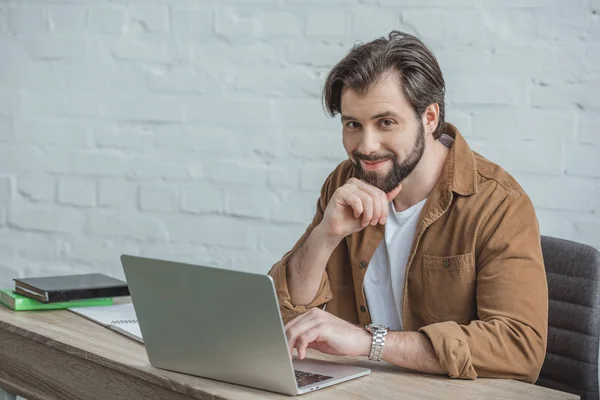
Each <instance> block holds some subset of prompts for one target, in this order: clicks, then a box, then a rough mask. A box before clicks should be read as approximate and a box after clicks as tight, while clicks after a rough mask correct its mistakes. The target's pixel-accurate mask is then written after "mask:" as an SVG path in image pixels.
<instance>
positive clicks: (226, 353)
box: [121, 255, 371, 395]
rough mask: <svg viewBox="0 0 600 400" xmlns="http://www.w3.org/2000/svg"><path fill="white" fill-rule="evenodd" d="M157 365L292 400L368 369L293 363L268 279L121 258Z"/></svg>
mask: <svg viewBox="0 0 600 400" xmlns="http://www.w3.org/2000/svg"><path fill="white" fill-rule="evenodd" d="M121 263H122V265H123V270H124V272H125V277H126V280H127V284H128V285H129V292H130V294H131V298H132V301H133V306H134V308H135V312H136V314H137V318H138V322H139V325H140V329H141V332H142V336H143V338H144V343H145V345H146V351H147V353H148V358H149V360H150V364H152V365H153V366H154V367H157V368H162V369H166V370H171V371H176V372H183V373H186V374H190V375H196V376H201V377H205V378H210V379H215V380H219V381H223V382H229V383H234V384H238V385H244V386H249V387H253V388H257V389H263V390H268V391H272V392H278V393H283V394H288V395H297V394H304V393H308V392H311V391H314V390H317V389H322V388H325V387H328V386H331V385H335V384H337V383H341V382H344V381H347V380H350V379H354V378H358V377H360V376H364V375H368V374H369V373H370V372H371V371H370V370H369V369H367V368H361V367H356V366H352V365H343V364H336V363H330V362H325V361H318V360H308V359H304V360H299V359H294V360H293V361H292V360H291V359H290V354H289V350H288V343H287V338H286V335H285V330H284V326H283V322H282V319H281V316H280V313H279V305H278V302H277V297H276V294H275V286H274V284H273V280H272V279H271V277H270V276H269V275H265V274H255V273H248V272H241V271H233V270H225V269H219V268H214V267H207V266H201V265H191V264H184V263H178V262H172V261H163V260H157V259H150V258H142V257H135V256H129V255H123V256H121Z"/></svg>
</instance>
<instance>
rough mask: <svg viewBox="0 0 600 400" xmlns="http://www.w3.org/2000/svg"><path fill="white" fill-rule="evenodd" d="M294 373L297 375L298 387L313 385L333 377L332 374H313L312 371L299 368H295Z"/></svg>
mask: <svg viewBox="0 0 600 400" xmlns="http://www.w3.org/2000/svg"><path fill="white" fill-rule="evenodd" d="M294 374H295V375H296V382H297V383H298V387H303V386H308V385H312V384H314V383H319V382H323V381H326V380H327V379H331V378H333V377H332V376H327V375H319V374H313V373H310V372H305V371H298V370H297V369H296V370H294Z"/></svg>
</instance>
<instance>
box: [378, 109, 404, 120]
mask: <svg viewBox="0 0 600 400" xmlns="http://www.w3.org/2000/svg"><path fill="white" fill-rule="evenodd" d="M384 117H394V118H399V119H402V117H401V116H399V115H398V114H396V113H395V112H393V111H384V112H382V113H379V114H377V115H373V116H372V117H371V119H378V118H384Z"/></svg>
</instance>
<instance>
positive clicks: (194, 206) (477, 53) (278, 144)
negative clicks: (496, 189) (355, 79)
mask: <svg viewBox="0 0 600 400" xmlns="http://www.w3.org/2000/svg"><path fill="white" fill-rule="evenodd" d="M326 3H327V4H326V5H324V2H323V1H320V0H311V1H307V0H280V1H274V0H248V1H235V0H231V1H228V2H221V1H217V0H206V1H202V2H196V1H185V2H176V1H167V0H164V1H152V2H148V1H140V0H130V1H120V2H117V3H115V2H111V1H108V0H96V1H94V2H67V1H62V0H61V1H59V0H47V1H41V0H30V1H27V2H23V1H12V0H5V1H2V2H0V286H10V285H11V278H12V277H14V276H23V275H31V274H39V275H41V274H55V273H68V272H87V271H93V270H99V271H106V272H108V273H110V274H112V275H115V276H122V271H121V267H120V265H119V255H120V254H121V253H131V254H141V255H146V256H155V257H164V258H170V259H181V260H195V261H198V262H206V263H210V264H217V265H222V266H225V267H237V268H243V269H248V270H254V271H266V270H267V269H268V268H269V267H270V265H271V264H272V263H273V262H274V261H276V260H277V259H278V258H279V257H281V255H282V254H283V253H284V252H285V251H287V250H288V249H289V248H290V247H291V245H292V244H293V242H294V241H295V240H296V239H297V238H298V237H299V236H300V234H301V233H302V232H303V231H304V229H305V227H306V225H307V224H308V222H309V221H310V219H311V217H312V214H313V212H314V207H315V201H316V199H317V197H318V195H319V189H320V187H321V184H322V182H323V180H324V179H325V177H326V176H327V174H328V173H329V172H330V171H331V169H332V168H333V167H334V166H335V165H336V164H337V163H338V162H339V161H341V160H342V159H343V158H344V152H343V149H342V144H341V132H340V124H339V121H338V120H330V119H327V118H326V117H325V114H324V112H323V110H322V107H321V102H320V98H319V95H320V90H321V86H322V83H323V78H324V76H325V74H326V73H327V71H328V70H329V69H330V68H331V66H332V65H333V64H334V63H335V62H337V61H338V60H339V59H340V58H341V57H342V56H343V55H344V54H345V53H346V52H347V51H348V50H349V49H350V47H351V46H352V44H354V42H355V41H356V40H362V41H367V40H370V39H373V38H375V37H377V36H381V35H385V34H387V32H388V31H390V30H391V29H394V28H395V29H403V30H407V31H409V32H411V33H415V34H417V35H419V36H420V37H422V38H423V39H424V40H425V41H426V42H427V43H428V44H429V45H430V47H431V48H433V49H434V51H435V52H436V54H437V56H438V59H439V61H440V64H441V66H442V69H443V71H444V73H445V77H446V80H447V86H448V92H447V104H448V117H447V119H448V121H450V122H453V123H455V124H456V125H458V127H459V128H460V129H461V131H463V133H464V134H465V135H466V137H467V139H468V140H469V142H470V143H471V144H472V146H473V147H474V148H475V149H476V150H477V151H479V152H481V153H482V154H483V155H485V156H487V157H488V158H490V159H492V160H494V161H497V162H499V163H501V165H503V166H504V167H505V168H506V169H507V170H508V171H509V172H511V173H513V174H514V175H515V176H516V177H517V178H518V179H519V181H520V182H522V184H523V186H524V187H525V188H526V190H527V191H528V192H529V194H530V196H531V197H532V199H533V201H534V203H535V205H536V207H537V210H538V216H539V219H540V223H541V226H542V232H543V233H545V234H549V235H554V236H558V237H564V238H569V239H574V240H578V241H581V242H584V243H589V244H591V245H593V246H596V247H598V248H600V130H599V129H598V126H599V125H600V97H599V96H598V93H599V92H600V78H599V75H598V71H599V70H598V68H599V66H600V45H599V44H598V43H599V42H600V9H599V4H600V3H598V1H593V2H590V1H588V0H573V1H568V2H567V1H562V0H560V1H559V0H511V1H491V0H443V1H442V0H418V1H417V0H380V1H364V0H363V1H360V0H335V1H328V2H326Z"/></svg>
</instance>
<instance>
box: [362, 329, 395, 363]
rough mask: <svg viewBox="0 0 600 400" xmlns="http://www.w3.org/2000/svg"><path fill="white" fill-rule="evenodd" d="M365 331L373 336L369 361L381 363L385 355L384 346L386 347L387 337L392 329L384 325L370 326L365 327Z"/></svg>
mask: <svg viewBox="0 0 600 400" xmlns="http://www.w3.org/2000/svg"><path fill="white" fill-rule="evenodd" d="M365 329H366V330H367V331H369V332H370V333H371V335H373V342H372V343H371V354H369V360H373V361H381V356H382V355H383V346H384V345H385V337H386V336H387V334H388V332H389V330H390V328H388V327H387V326H383V325H373V324H369V325H367V326H365Z"/></svg>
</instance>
